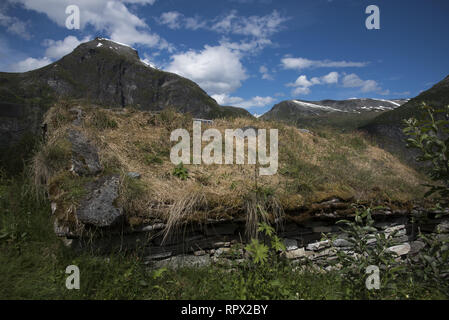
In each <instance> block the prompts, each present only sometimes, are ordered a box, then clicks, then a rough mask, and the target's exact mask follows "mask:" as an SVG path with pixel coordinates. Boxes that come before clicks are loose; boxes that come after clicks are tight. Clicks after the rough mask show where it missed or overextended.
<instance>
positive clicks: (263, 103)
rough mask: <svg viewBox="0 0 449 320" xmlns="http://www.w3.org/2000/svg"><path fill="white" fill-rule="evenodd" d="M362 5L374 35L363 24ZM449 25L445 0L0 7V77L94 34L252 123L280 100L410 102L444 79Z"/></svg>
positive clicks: (152, 0)
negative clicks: (76, 17) (374, 12)
mask: <svg viewBox="0 0 449 320" xmlns="http://www.w3.org/2000/svg"><path fill="white" fill-rule="evenodd" d="M68 5H77V6H78V7H79V9H80V21H81V27H80V29H79V30H69V29H67V28H66V26H65V21H66V19H67V17H68V15H67V14H66V13H65V9H66V7H67V6H68ZM368 5H377V6H378V7H379V9H380V30H368V29H367V28H366V27H365V20H366V18H367V17H368V14H366V13H365V9H366V7H367V6H368ZM448 21H449V1H447V0H407V1H406V0H370V1H365V0H276V1H274V0H220V1H215V0H214V1H212V0H189V1H186V0H123V1H119V0H2V1H1V2H0V71H9V72H19V71H27V70H32V69H35V68H38V67H42V66H44V65H46V64H49V63H51V62H53V61H56V60H58V59H59V58H61V57H62V56H64V55H65V54H67V53H70V52H71V50H73V49H74V48H75V47H76V46H77V45H78V44H79V43H81V42H84V41H87V40H91V39H93V38H95V37H96V36H101V37H106V38H110V39H113V40H116V41H119V42H122V43H127V44H129V45H131V46H133V47H134V48H136V49H137V50H138V51H139V54H140V57H141V59H142V60H146V61H149V62H151V63H152V64H154V65H156V66H157V67H158V68H160V69H163V70H167V71H172V72H175V73H178V74H181V75H183V76H185V77H187V78H190V79H192V80H194V81H195V82H197V83H198V84H199V85H200V86H201V87H202V88H203V89H205V90H206V91H207V92H208V93H209V94H210V95H211V96H213V97H214V98H215V99H216V100H217V101H218V102H219V103H221V104H224V105H235V106H240V107H244V108H246V109H248V110H249V111H250V112H252V113H257V114H261V113H264V112H266V111H268V110H269V109H270V108H271V107H272V106H273V105H274V104H275V103H277V102H280V101H282V100H287V99H302V100H322V99H347V98H352V97H373V98H382V99H390V98H403V97H414V96H416V95H418V94H419V93H420V92H421V91H423V90H426V89H428V88H429V87H431V86H432V85H433V84H435V83H436V82H438V81H440V80H441V79H443V78H444V77H445V76H447V75H448V74H449V59H448V56H447V55H448V53H449V41H448V40H449V39H448V34H449V23H448Z"/></svg>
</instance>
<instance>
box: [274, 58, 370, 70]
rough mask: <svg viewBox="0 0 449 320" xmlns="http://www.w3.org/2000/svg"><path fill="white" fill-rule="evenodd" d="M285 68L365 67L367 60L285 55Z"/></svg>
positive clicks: (282, 61) (283, 62)
mask: <svg viewBox="0 0 449 320" xmlns="http://www.w3.org/2000/svg"><path fill="white" fill-rule="evenodd" d="M281 63H282V66H283V67H284V69H293V70H303V69H310V68H346V67H365V66H366V65H367V64H368V63H367V62H352V61H332V60H309V59H305V58H292V57H284V58H283V59H282V60H281Z"/></svg>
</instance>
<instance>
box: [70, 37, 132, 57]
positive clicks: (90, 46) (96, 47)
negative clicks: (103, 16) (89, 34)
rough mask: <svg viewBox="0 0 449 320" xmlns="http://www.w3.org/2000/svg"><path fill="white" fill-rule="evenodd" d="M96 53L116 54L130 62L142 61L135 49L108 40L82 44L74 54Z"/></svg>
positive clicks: (103, 39)
mask: <svg viewBox="0 0 449 320" xmlns="http://www.w3.org/2000/svg"><path fill="white" fill-rule="evenodd" d="M94 52H101V53H106V52H108V53H114V54H116V55H118V56H121V57H124V58H126V59H127V60H128V61H140V57H139V54H138V52H137V50H136V49H134V48H133V47H131V46H129V45H127V44H124V43H120V42H117V41H114V40H111V39H107V38H100V37H97V38H95V39H94V40H91V41H88V42H84V43H81V44H80V45H79V46H78V47H76V48H75V50H74V51H73V54H83V55H85V54H86V53H87V54H92V53H94Z"/></svg>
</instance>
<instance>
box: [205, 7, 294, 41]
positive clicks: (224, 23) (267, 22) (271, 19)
mask: <svg viewBox="0 0 449 320" xmlns="http://www.w3.org/2000/svg"><path fill="white" fill-rule="evenodd" d="M287 20H288V18H285V17H282V16H281V15H280V14H279V12H277V11H276V10H274V11H273V12H272V13H271V14H268V15H265V16H250V17H243V16H238V15H237V12H236V11H232V12H231V13H229V14H228V15H226V16H225V17H223V18H220V19H216V22H214V24H213V25H212V27H211V29H212V30H214V31H216V32H219V33H231V34H237V35H244V36H252V37H255V38H266V37H270V36H272V35H273V34H275V33H277V32H279V31H280V30H281V29H282V24H283V23H284V22H285V21H287Z"/></svg>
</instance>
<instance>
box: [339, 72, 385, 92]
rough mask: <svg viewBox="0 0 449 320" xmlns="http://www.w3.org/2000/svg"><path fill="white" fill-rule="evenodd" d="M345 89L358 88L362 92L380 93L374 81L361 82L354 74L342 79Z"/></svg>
mask: <svg viewBox="0 0 449 320" xmlns="http://www.w3.org/2000/svg"><path fill="white" fill-rule="evenodd" d="M342 83H343V87H345V88H360V90H361V91H362V92H373V91H381V90H382V89H381V88H380V87H379V85H378V83H377V82H376V81H375V80H362V79H360V77H359V76H358V75H356V74H355V73H351V74H346V75H345V76H344V77H343V79H342Z"/></svg>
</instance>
